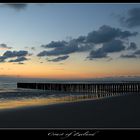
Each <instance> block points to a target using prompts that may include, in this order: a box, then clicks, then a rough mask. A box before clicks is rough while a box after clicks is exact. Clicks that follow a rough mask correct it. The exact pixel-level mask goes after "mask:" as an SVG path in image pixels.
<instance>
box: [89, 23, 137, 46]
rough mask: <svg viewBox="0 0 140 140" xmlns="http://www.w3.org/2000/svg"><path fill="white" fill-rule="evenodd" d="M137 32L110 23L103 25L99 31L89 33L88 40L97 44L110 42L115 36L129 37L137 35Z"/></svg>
mask: <svg viewBox="0 0 140 140" xmlns="http://www.w3.org/2000/svg"><path fill="white" fill-rule="evenodd" d="M137 34H138V33H137V32H133V33H131V32H129V31H122V30H121V29H119V28H113V27H110V26H108V25H103V26H101V27H100V28H99V30H97V31H92V32H90V33H89V34H88V35H87V38H86V40H87V42H93V43H95V44H99V43H104V42H109V41H111V40H113V39H115V38H120V39H124V38H128V37H131V36H136V35H137Z"/></svg>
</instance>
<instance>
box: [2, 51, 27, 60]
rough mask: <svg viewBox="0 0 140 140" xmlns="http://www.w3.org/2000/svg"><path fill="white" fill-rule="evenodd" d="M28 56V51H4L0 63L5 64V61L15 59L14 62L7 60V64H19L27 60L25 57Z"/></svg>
mask: <svg viewBox="0 0 140 140" xmlns="http://www.w3.org/2000/svg"><path fill="white" fill-rule="evenodd" d="M27 55H29V53H28V51H24V50H20V51H6V52H5V53H4V54H3V55H2V56H0V62H6V61H5V60H6V59H9V58H15V57H17V58H16V59H15V60H9V62H20V61H25V60H27V58H25V56H27Z"/></svg>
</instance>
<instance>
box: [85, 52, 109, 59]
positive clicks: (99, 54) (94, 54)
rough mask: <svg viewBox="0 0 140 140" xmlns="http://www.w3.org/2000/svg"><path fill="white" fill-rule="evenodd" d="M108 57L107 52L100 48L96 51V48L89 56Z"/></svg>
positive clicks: (91, 57) (90, 57) (89, 57)
mask: <svg viewBox="0 0 140 140" xmlns="http://www.w3.org/2000/svg"><path fill="white" fill-rule="evenodd" d="M106 57H107V53H106V52H104V51H103V50H102V49H98V50H96V51H94V50H93V51H91V52H90V53H89V56H88V57H87V58H88V59H90V60H93V58H106Z"/></svg>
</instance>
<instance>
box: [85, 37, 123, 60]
mask: <svg viewBox="0 0 140 140" xmlns="http://www.w3.org/2000/svg"><path fill="white" fill-rule="evenodd" d="M123 50H125V46H124V45H123V42H122V41H121V40H112V41H111V42H107V43H104V44H103V46H102V47H101V48H99V49H97V50H96V51H91V52H90V54H89V56H88V57H87V58H89V59H90V60H92V59H93V58H105V57H107V54H108V53H114V52H120V51H123Z"/></svg>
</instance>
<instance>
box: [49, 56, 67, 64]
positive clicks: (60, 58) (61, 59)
mask: <svg viewBox="0 0 140 140" xmlns="http://www.w3.org/2000/svg"><path fill="white" fill-rule="evenodd" d="M68 58H69V56H68V55H65V56H60V57H57V58H54V59H49V60H48V61H50V62H60V61H63V60H66V59H68Z"/></svg>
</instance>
